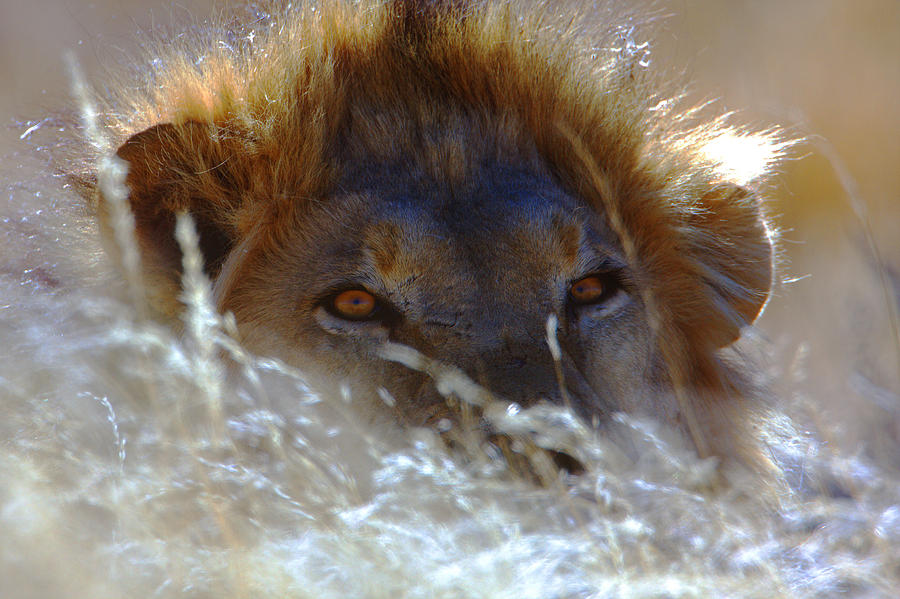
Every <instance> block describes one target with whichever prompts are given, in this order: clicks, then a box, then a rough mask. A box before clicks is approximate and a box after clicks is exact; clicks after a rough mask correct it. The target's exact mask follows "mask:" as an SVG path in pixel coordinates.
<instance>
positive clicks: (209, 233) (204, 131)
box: [116, 122, 238, 311]
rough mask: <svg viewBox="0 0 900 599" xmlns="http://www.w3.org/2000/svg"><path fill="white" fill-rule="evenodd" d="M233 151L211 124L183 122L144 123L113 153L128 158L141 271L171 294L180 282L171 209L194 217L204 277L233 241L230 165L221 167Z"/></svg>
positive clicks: (216, 266) (213, 271) (215, 267)
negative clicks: (140, 256) (142, 128)
mask: <svg viewBox="0 0 900 599" xmlns="http://www.w3.org/2000/svg"><path fill="white" fill-rule="evenodd" d="M233 151H234V148H228V147H226V144H224V143H223V142H222V141H221V140H220V138H219V134H218V132H217V131H216V129H215V127H214V126H213V125H210V124H205V123H198V122H187V123H183V124H178V125H173V124H162V125H156V126H153V127H150V128H149V129H147V130H145V131H142V132H140V133H138V134H136V135H134V136H132V137H131V138H129V139H128V140H127V141H126V142H125V143H124V144H122V146H121V147H120V148H119V149H118V151H117V152H116V154H117V156H118V157H119V158H121V159H123V160H124V161H125V162H127V163H128V175H127V178H126V184H127V187H128V190H129V201H130V204H131V209H132V211H133V213H134V217H135V230H136V234H137V239H138V244H139V247H140V249H141V253H142V259H143V263H144V265H145V271H146V273H147V275H148V276H150V277H151V278H152V279H153V281H152V283H151V284H152V285H162V286H163V287H165V288H167V289H168V291H166V292H165V293H167V294H168V295H173V294H174V295H177V291H178V289H179V285H180V275H181V251H180V249H179V247H178V244H177V242H176V240H175V215H176V214H177V213H179V212H188V213H190V214H191V216H192V217H193V218H194V222H195V224H196V227H197V232H198V234H199V238H200V250H201V252H202V253H203V257H204V263H205V264H204V266H205V270H206V271H207V274H209V275H210V276H212V277H215V275H216V273H217V271H218V269H219V267H220V266H221V264H222V262H223V261H224V259H225V257H226V256H227V254H228V252H229V250H230V248H231V247H232V246H233V245H234V242H235V239H234V237H235V232H234V230H233V225H232V224H231V223H233V221H234V219H233V216H234V214H233V213H234V210H235V208H236V206H237V202H238V198H237V197H236V196H237V194H236V190H235V188H234V187H235V186H234V185H233V184H230V182H231V183H233V182H232V181H231V179H232V177H231V176H230V175H229V170H230V169H227V168H225V165H226V164H227V163H228V162H229V160H228V158H229V155H230V154H231V153H233ZM220 169H221V170H220ZM161 299H162V300H163V301H169V303H171V301H174V298H161ZM166 311H169V310H166Z"/></svg>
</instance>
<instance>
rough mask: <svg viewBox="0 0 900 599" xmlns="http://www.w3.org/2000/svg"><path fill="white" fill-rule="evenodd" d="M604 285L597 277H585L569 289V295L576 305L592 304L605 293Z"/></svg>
mask: <svg viewBox="0 0 900 599" xmlns="http://www.w3.org/2000/svg"><path fill="white" fill-rule="evenodd" d="M606 291H607V289H606V285H605V284H604V282H603V280H601V279H600V277H598V276H596V275H595V276H590V277H585V278H583V279H581V280H579V281H575V282H574V283H573V284H572V286H571V287H569V295H570V296H571V297H572V301H574V302H575V303H576V304H593V303H596V302H598V301H600V299H601V298H602V297H603V295H604V294H605V293H606Z"/></svg>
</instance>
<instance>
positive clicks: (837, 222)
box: [0, 0, 900, 457]
mask: <svg viewBox="0 0 900 599" xmlns="http://www.w3.org/2000/svg"><path fill="white" fill-rule="evenodd" d="M647 6H649V12H650V14H653V15H655V20H656V26H655V27H656V30H657V33H656V34H655V36H654V39H652V40H650V41H651V42H652V50H651V52H652V53H651V59H652V61H653V65H654V68H656V69H657V70H659V71H661V72H662V73H663V76H664V77H665V78H667V79H671V80H673V81H675V82H687V83H688V84H689V97H690V98H691V99H692V100H696V101H697V102H701V101H707V100H716V101H717V108H718V109H720V110H725V111H732V110H733V111H737V115H736V116H735V122H738V123H745V124H747V125H749V126H756V127H762V128H765V127H768V126H770V125H779V126H781V127H784V128H785V130H786V131H787V133H788V135H790V136H795V137H802V138H804V139H805V140H806V141H805V142H804V143H802V144H800V145H798V146H797V147H796V148H795V149H794V151H793V152H792V155H791V159H790V160H789V161H787V162H786V163H785V164H784V165H783V166H782V167H781V168H780V175H779V177H777V180H776V182H775V183H774V185H773V187H772V189H771V195H772V204H771V211H772V214H773V216H774V217H775V220H776V222H777V223H778V225H779V226H780V228H781V230H782V238H781V239H782V249H783V252H784V256H783V265H782V266H783V274H784V278H785V279H786V281H787V282H786V283H784V284H782V285H780V286H779V287H778V289H777V290H776V295H775V297H774V299H773V301H772V302H771V303H770V306H769V308H768V310H767V312H766V314H765V315H764V317H763V319H762V320H761V323H760V324H761V326H760V330H761V334H762V335H763V336H764V337H765V338H766V339H768V341H769V342H770V345H768V346H767V347H771V348H772V350H771V351H767V352H766V353H767V354H770V359H771V364H770V365H769V368H770V370H771V371H772V373H773V375H774V377H775V380H776V381H777V382H776V388H777V390H778V392H779V393H780V394H781V396H782V397H783V398H784V399H788V400H792V401H794V400H795V401H796V403H797V405H798V406H800V407H801V409H806V410H807V411H808V412H810V413H811V414H812V415H815V414H820V415H821V416H822V418H823V420H826V421H827V422H828V423H830V424H828V425H827V426H826V425H823V428H829V429H830V433H829V434H830V435H832V437H833V441H834V443H837V444H841V445H842V446H843V447H844V448H845V449H851V448H852V447H854V446H855V445H857V444H860V443H863V442H866V443H867V447H868V448H869V449H872V450H873V451H879V452H881V451H887V452H888V453H889V454H890V453H893V455H894V456H895V457H896V451H897V450H896V447H897V446H898V445H900V407H898V406H900V347H898V343H900V340H898V338H897V332H896V329H894V328H893V327H895V326H896V320H895V318H896V311H897V298H898V297H900V2H897V1H896V0H861V1H858V2H847V1H846V0H794V1H791V2H783V1H781V0H758V1H755V2H743V1H724V0H671V1H668V2H667V1H659V2H654V3H652V4H650V5H647ZM224 7H225V4H224V3H214V2H209V1H208V0H206V1H204V0H179V1H178V2H173V3H162V2H147V1H143V0H100V1H94V2H91V1H88V0H2V2H0V81H2V90H3V91H2V92H0V119H2V121H0V122H2V123H3V125H4V126H3V127H2V128H0V156H9V155H10V154H11V153H15V152H24V151H26V150H25V148H24V147H23V144H22V143H21V141H20V140H19V139H18V138H19V137H20V136H22V135H23V133H25V131H26V130H27V129H28V127H29V125H30V124H33V123H34V122H38V121H40V120H41V119H43V118H45V117H47V116H48V115H53V114H55V113H58V112H59V111H60V109H61V107H63V108H65V107H69V106H71V104H72V102H71V100H70V97H69V94H68V87H69V77H68V75H67V74H66V70H65V67H64V64H63V59H62V55H63V52H64V51H67V50H71V51H74V52H75V54H76V55H77V58H78V60H79V61H80V62H81V64H82V66H83V68H84V69H85V71H86V72H87V75H88V79H89V80H90V81H92V82H102V81H103V80H104V76H103V70H104V66H103V65H114V64H116V62H117V61H119V60H122V59H123V58H124V57H127V56H128V53H129V51H131V50H133V49H134V47H135V45H136V43H137V41H138V39H139V38H140V36H139V35H136V32H150V33H151V34H152V32H153V31H155V30H164V31H168V30H170V29H171V27H172V26H173V24H175V29H176V30H181V29H186V28H188V27H189V26H191V25H192V24H196V23H200V22H202V21H203V20H205V19H206V18H207V16H208V15H209V13H210V11H211V10H218V9H220V8H224ZM641 10H643V9H641ZM639 41H641V40H639ZM14 162H15V161H10V160H4V161H3V163H0V170H2V176H3V177H10V176H12V177H21V176H23V173H22V172H18V173H12V172H11V170H10V169H11V165H13V163H14ZM24 175H25V176H27V172H26V173H25V174H24ZM804 406H805V407H804ZM835 423H837V424H835Z"/></svg>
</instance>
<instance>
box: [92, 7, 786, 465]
mask: <svg viewBox="0 0 900 599" xmlns="http://www.w3.org/2000/svg"><path fill="white" fill-rule="evenodd" d="M577 23H578V20H577V19H575V20H573V19H572V16H571V15H567V16H564V15H558V14H556V13H555V12H554V9H553V8H552V3H549V2H545V3H539V4H537V5H536V6H535V7H534V10H530V11H529V12H528V14H527V15H525V16H523V15H520V14H517V13H516V11H515V10H513V7H511V6H510V5H509V4H508V3H506V2H503V1H497V2H473V3H468V2H462V1H460V2H449V1H446V2H445V1H440V0H435V1H434V2H427V1H425V0H364V1H362V2H353V3H350V2H341V1H332V0H328V1H323V2H319V3H315V4H311V5H304V6H285V7H272V8H271V9H270V10H269V11H268V12H265V13H261V17H259V18H257V19H256V20H255V21H254V23H253V24H252V25H247V26H245V27H243V28H241V27H236V28H235V29H234V30H233V31H232V35H231V36H230V37H229V38H228V40H229V42H228V43H224V42H223V43H219V44H212V43H211V44H209V46H208V47H202V48H199V49H198V48H178V47H176V48H174V49H172V48H165V49H160V50H159V55H158V56H157V57H156V58H157V60H154V63H153V64H154V65H155V66H154V67H153V68H152V69H151V71H150V73H149V74H148V73H144V74H143V75H142V76H144V77H146V80H145V81H142V82H141V83H140V84H138V85H134V84H131V85H121V86H118V89H119V90H120V91H118V92H117V91H115V90H116V86H112V91H110V92H109V94H110V95H109V96H108V97H106V98H104V99H101V100H100V101H101V103H102V104H103V106H104V109H103V110H102V111H101V117H102V119H103V121H102V123H103V125H104V127H105V129H106V130H107V131H108V132H109V134H110V135H111V136H112V137H113V138H114V140H115V147H116V148H117V149H116V156H117V157H118V158H119V159H121V160H122V161H124V162H125V163H126V164H127V167H128V174H127V179H126V183H127V191H128V199H129V203H130V207H131V209H132V211H133V213H134V218H135V230H136V237H137V240H138V245H139V248H140V252H141V258H142V264H143V268H144V272H145V279H146V281H147V284H146V287H147V289H148V296H149V300H150V304H151V305H152V306H153V308H154V310H155V311H156V312H157V313H158V314H159V315H161V316H162V317H163V318H169V319H171V318H174V317H176V316H177V315H178V314H179V312H180V311H181V310H182V306H181V303H180V299H179V297H180V296H179V294H180V289H181V273H182V265H181V250H180V249H179V246H178V244H177V242H176V240H175V236H174V228H175V222H176V217H177V215H179V214H181V213H188V214H190V215H191V216H192V217H193V219H194V222H195V223H196V227H197V231H198V233H199V247H200V250H201V251H202V255H203V260H204V270H205V272H206V274H207V275H208V276H209V277H210V279H211V280H212V286H213V296H214V300H215V304H216V308H217V309H218V310H220V311H221V312H223V313H231V314H233V315H234V318H235V321H236V323H237V329H238V332H239V336H240V338H241V341H242V342H243V344H244V345H245V346H246V347H247V348H249V349H251V350H252V351H254V352H256V353H259V354H262V355H267V356H273V357H276V358H278V359H280V360H283V361H284V362H285V363H288V364H291V365H294V366H297V367H299V368H301V369H302V370H303V371H304V372H305V373H307V374H308V376H309V377H310V380H311V382H312V384H313V386H314V387H317V388H323V389H324V388H329V389H333V388H334V387H336V386H338V385H341V386H346V387H347V388H349V389H351V390H352V392H353V395H354V397H389V398H390V399H391V400H390V401H389V402H387V403H388V404H389V405H388V406H387V408H386V409H387V410H388V411H389V412H390V414H391V418H396V419H397V421H398V422H400V423H402V424H404V425H407V426H418V425H432V426H435V425H437V424H438V423H440V422H443V423H444V424H446V422H447V421H450V422H454V421H455V420H456V419H457V416H458V414H456V413H455V412H454V409H453V408H452V406H451V402H448V400H447V398H446V397H445V394H442V393H441V392H439V390H438V388H437V386H436V385H435V383H434V381H433V380H432V379H431V377H429V376H428V374H427V373H423V372H420V371H417V370H415V369H411V368H408V367H407V365H404V364H402V363H399V362H398V361H396V360H386V359H384V356H385V352H384V348H385V346H386V345H387V344H393V345H394V346H396V345H403V346H407V347H409V348H412V349H414V350H415V351H416V352H418V353H419V354H421V355H424V356H427V357H428V358H429V359H431V360H434V361H436V362H437V363H441V364H448V365H453V366H455V367H456V368H459V369H460V370H461V371H462V372H464V373H465V374H466V375H467V376H468V377H470V378H471V379H472V380H474V381H476V382H477V383H479V384H480V385H482V386H483V387H484V388H486V389H487V390H489V391H490V393H492V394H494V395H495V396H496V397H499V398H503V399H505V400H508V401H510V402H514V403H515V404H517V405H518V406H521V407H525V408H527V407H529V406H533V405H536V404H538V403H540V402H548V403H550V404H557V405H567V406H569V407H571V409H572V410H573V411H574V413H575V414H577V415H578V416H580V417H581V418H582V419H583V420H584V422H586V423H589V424H591V425H593V426H598V427H602V426H603V423H604V422H607V421H608V420H609V418H610V416H611V415H613V414H615V413H617V412H627V413H635V414H646V415H651V416H653V417H655V418H658V419H659V420H661V421H663V422H666V423H668V424H670V425H672V426H673V427H675V428H677V429H678V430H681V431H683V433H684V434H685V436H686V437H687V438H688V439H689V440H690V441H691V442H692V443H693V444H694V446H695V448H696V449H697V451H698V452H699V453H700V454H701V455H704V456H706V455H712V456H718V457H722V458H726V459H729V458H737V459H739V460H740V459H744V458H746V457H747V456H749V455H750V454H751V453H752V452H753V450H752V442H751V440H750V437H751V436H752V435H751V431H750V429H751V427H752V425H751V423H752V420H753V418H752V415H753V413H754V410H755V406H756V403H757V399H758V394H757V393H756V391H755V390H754V388H753V385H752V384H751V383H750V377H749V376H748V374H747V367H746V366H745V365H744V364H743V362H742V361H741V360H740V358H739V357H738V355H737V354H736V353H735V352H732V351H731V350H730V349H729V348H730V347H732V346H733V345H734V343H735V342H736V341H737V340H738V339H739V338H740V337H741V333H742V330H743V329H744V328H745V327H747V326H748V325H751V324H752V323H753V322H754V320H755V319H756V318H757V316H758V315H759V314H760V312H761V310H762V309H763V307H764V305H765V304H766V302H767V300H768V298H769V295H770V292H771V289H772V285H773V280H774V272H775V268H774V257H775V251H774V245H773V244H774V239H775V234H774V232H773V231H774V229H773V227H772V226H771V224H770V222H769V220H768V219H767V217H766V214H765V208H764V202H763V198H762V196H761V192H760V189H761V187H762V182H764V181H765V179H766V176H767V174H768V172H769V170H770V167H771V165H772V164H773V162H774V160H775V159H776V158H777V156H778V153H779V148H780V146H779V140H778V135H777V133H773V132H772V131H768V132H763V133H756V134H755V133H752V132H748V131H744V130H738V129H734V128H732V127H730V126H728V125H727V124H726V123H725V121H724V119H721V118H712V119H707V120H703V119H700V118H699V117H697V115H696V112H695V111H693V110H691V109H687V110H682V109H680V108H679V103H678V102H677V101H676V100H670V99H668V98H667V97H666V96H664V95H662V94H661V93H660V92H659V90H658V87H657V84H656V83H655V82H654V81H653V79H652V77H650V76H649V75H648V69H647V68H646V66H645V65H644V60H643V59H644V56H643V52H644V50H643V46H641V45H640V44H637V43H636V42H635V41H634V39H633V37H632V33H631V29H630V28H628V27H625V28H613V27H611V28H610V30H609V32H608V33H607V34H606V37H605V39H604V40H603V44H601V45H600V46H598V45H597V40H596V39H590V40H588V39H586V36H583V35H582V34H581V33H580V31H581V30H580V29H579V27H578V24H577ZM736 147H737V148H743V150H741V151H740V152H738V154H739V158H740V160H739V161H738V162H737V163H735V162H734V161H733V160H731V158H730V154H734V152H732V151H731V150H732V149H733V148H736ZM748 148H749V150H748ZM747 156H751V157H753V158H754V160H755V161H754V160H749V159H748V158H747ZM748 161H749V162H748ZM748 169H749V172H748ZM91 193H92V197H93V198H95V200H96V206H97V211H98V215H99V218H100V220H101V222H102V223H104V227H105V229H106V230H107V231H109V229H110V226H109V216H108V213H109V206H108V205H109V198H107V197H105V195H104V191H102V190H101V189H99V188H98V187H94V188H93V191H92V192H91ZM371 409H373V410H378V409H383V408H374V407H373V408H371Z"/></svg>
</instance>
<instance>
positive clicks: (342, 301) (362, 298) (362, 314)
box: [331, 289, 378, 320]
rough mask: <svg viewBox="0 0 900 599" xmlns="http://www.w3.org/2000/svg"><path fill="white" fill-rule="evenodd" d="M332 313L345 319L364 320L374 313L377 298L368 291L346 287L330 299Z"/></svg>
mask: <svg viewBox="0 0 900 599" xmlns="http://www.w3.org/2000/svg"><path fill="white" fill-rule="evenodd" d="M331 306H332V308H333V309H334V313H335V314H336V315H337V316H340V317H341V318H346V319H347V320H364V319H366V318H368V317H370V316H372V314H374V313H375V309H376V308H377V307H378V300H377V299H375V296H374V295H372V294H371V293H369V292H368V291H363V290H362V289H348V290H347V291H342V292H340V293H338V294H337V295H335V296H334V298H333V299H332V300H331Z"/></svg>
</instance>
